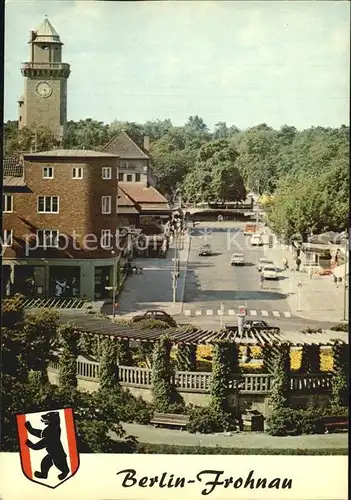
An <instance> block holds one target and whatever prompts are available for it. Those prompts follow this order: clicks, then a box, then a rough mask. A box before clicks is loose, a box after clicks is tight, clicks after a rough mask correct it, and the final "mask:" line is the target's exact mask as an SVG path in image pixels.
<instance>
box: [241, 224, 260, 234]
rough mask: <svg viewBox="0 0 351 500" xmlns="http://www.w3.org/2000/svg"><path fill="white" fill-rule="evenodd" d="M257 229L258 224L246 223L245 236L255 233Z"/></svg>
mask: <svg viewBox="0 0 351 500" xmlns="http://www.w3.org/2000/svg"><path fill="white" fill-rule="evenodd" d="M256 231H257V225H256V224H246V226H245V227H244V236H248V235H251V234H254V233H256Z"/></svg>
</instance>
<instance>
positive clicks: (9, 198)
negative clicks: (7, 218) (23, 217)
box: [3, 194, 13, 214]
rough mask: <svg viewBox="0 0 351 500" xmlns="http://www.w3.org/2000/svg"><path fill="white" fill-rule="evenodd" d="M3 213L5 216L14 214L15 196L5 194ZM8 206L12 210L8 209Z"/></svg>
mask: <svg viewBox="0 0 351 500" xmlns="http://www.w3.org/2000/svg"><path fill="white" fill-rule="evenodd" d="M9 200H10V201H9ZM3 202H4V203H3V212H4V214H11V213H12V212H13V195H12V194H3ZM8 205H11V206H10V210H9V209H8V208H9V207H8Z"/></svg>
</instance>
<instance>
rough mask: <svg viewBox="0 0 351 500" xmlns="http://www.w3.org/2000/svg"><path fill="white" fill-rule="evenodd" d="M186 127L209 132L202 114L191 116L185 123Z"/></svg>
mask: <svg viewBox="0 0 351 500" xmlns="http://www.w3.org/2000/svg"><path fill="white" fill-rule="evenodd" d="M185 127H186V128H189V129H191V130H195V131H196V132H207V130H208V128H207V125H206V124H205V122H204V121H203V119H202V118H200V116H198V115H195V116H189V118H188V121H187V122H186V124H185Z"/></svg>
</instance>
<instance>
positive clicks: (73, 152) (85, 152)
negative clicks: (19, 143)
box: [23, 149, 118, 158]
mask: <svg viewBox="0 0 351 500" xmlns="http://www.w3.org/2000/svg"><path fill="white" fill-rule="evenodd" d="M37 156H40V157H41V156H47V157H51V158H53V157H57V156H60V157H66V158H77V157H78V158H83V157H88V158H94V157H95V158H96V157H98V158H118V155H115V154H110V153H103V152H102V151H91V150H89V149H54V150H52V151H41V152H40V153H24V154H23V157H24V158H28V157H29V158H35V157H37Z"/></svg>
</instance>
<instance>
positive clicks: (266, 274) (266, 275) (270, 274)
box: [261, 265, 278, 280]
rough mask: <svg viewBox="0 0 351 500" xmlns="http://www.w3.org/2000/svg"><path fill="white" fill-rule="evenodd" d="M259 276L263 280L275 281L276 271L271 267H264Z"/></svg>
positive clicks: (276, 277)
mask: <svg viewBox="0 0 351 500" xmlns="http://www.w3.org/2000/svg"><path fill="white" fill-rule="evenodd" d="M261 276H263V279H265V280H277V279H278V274H277V269H276V268H275V267H274V266H272V265H268V266H264V267H263V269H262V271H261Z"/></svg>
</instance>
